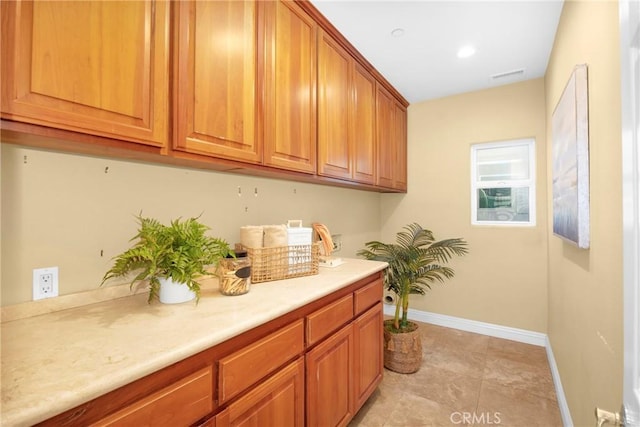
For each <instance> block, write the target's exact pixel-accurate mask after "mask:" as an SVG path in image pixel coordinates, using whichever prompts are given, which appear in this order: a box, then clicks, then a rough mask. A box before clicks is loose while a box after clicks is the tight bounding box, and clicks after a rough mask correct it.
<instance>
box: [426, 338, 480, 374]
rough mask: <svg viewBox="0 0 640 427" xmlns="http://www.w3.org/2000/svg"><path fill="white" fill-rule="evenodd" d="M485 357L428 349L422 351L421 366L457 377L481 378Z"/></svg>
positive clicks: (445, 348)
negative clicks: (427, 366) (453, 374)
mask: <svg viewBox="0 0 640 427" xmlns="http://www.w3.org/2000/svg"><path fill="white" fill-rule="evenodd" d="M485 359H486V355H485V354H484V353H473V352H469V351H462V350H452V349H450V348H447V347H437V346H436V347H428V348H425V349H424V351H423V362H422V363H423V366H424V365H425V364H426V365H429V366H433V367H435V368H440V369H445V370H447V371H450V372H453V373H455V374H458V375H467V376H470V377H473V378H482V376H483V374H484V365H485Z"/></svg>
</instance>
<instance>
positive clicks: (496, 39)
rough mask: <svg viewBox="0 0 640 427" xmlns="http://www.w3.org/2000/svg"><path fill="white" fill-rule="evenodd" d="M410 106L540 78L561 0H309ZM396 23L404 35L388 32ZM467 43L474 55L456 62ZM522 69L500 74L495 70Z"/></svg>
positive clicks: (557, 18)
mask: <svg viewBox="0 0 640 427" xmlns="http://www.w3.org/2000/svg"><path fill="white" fill-rule="evenodd" d="M311 1H312V3H313V4H314V5H315V6H316V8H317V9H318V10H319V11H320V12H321V13H322V14H323V15H324V16H326V17H327V19H329V21H330V22H331V23H332V24H333V25H334V26H335V27H336V28H337V29H338V30H339V31H340V32H341V33H342V34H343V35H344V36H345V37H346V38H347V39H348V40H349V41H350V42H351V44H353V46H354V47H355V48H356V49H358V50H359V51H360V53H362V55H363V56H364V57H365V58H367V60H368V61H369V62H370V63H371V64H372V65H373V66H374V67H375V68H376V69H377V70H378V71H379V72H380V73H381V74H382V75H383V76H385V78H386V79H387V80H388V81H389V82H390V83H391V84H392V85H393V86H394V87H395V88H396V89H397V90H398V91H399V92H400V93H401V94H402V95H403V96H404V97H405V98H406V99H407V100H408V101H409V102H411V103H414V102H420V101H424V100H427V99H434V98H441V97H444V96H449V95H454V94H458V93H463V92H469V91H474V90H480V89H486V88H490V87H494V86H498V85H503V84H507V83H514V82H517V81H522V80H529V79H534V78H538V77H542V76H544V74H545V71H546V69H547V63H548V61H549V54H550V53H551V48H552V46H553V41H554V38H555V34H556V29H557V27H558V20H559V19H560V13H561V11H562V5H563V3H562V0H537V1H520V0H502V1H483V0H474V1H452V0H444V1H432V0H422V1H406V0H391V1H375V0H311ZM396 28H402V29H404V35H403V36H401V37H393V36H392V35H391V32H392V31H393V30H394V29H396ZM467 44H471V45H473V46H474V47H475V48H476V54H475V55H473V56H471V57H470V58H466V59H459V58H458V57H457V56H456V55H457V51H458V49H459V48H460V47H461V46H463V45H467ZM518 70H524V72H522V73H519V74H511V75H507V76H505V77H501V78H492V76H494V75H497V74H505V73H507V74H508V73H511V72H513V71H518Z"/></svg>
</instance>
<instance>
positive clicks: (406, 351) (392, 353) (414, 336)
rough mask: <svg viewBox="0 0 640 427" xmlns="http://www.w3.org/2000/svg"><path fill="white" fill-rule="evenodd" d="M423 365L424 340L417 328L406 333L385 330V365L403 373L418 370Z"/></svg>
mask: <svg viewBox="0 0 640 427" xmlns="http://www.w3.org/2000/svg"><path fill="white" fill-rule="evenodd" d="M420 365H422V340H421V339H420V331H419V330H418V329H417V325H416V329H415V330H414V331H411V332H405V333H391V332H389V331H387V330H386V328H385V330H384V367H385V368H387V369H389V370H391V371H394V372H399V373H401V374H411V373H413V372H416V371H418V369H420Z"/></svg>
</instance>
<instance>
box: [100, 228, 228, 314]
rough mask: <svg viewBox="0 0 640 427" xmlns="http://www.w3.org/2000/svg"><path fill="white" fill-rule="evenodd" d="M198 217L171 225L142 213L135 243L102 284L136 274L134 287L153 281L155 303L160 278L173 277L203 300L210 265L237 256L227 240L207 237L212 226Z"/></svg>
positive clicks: (132, 283) (106, 274) (118, 256)
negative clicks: (202, 279) (202, 282)
mask: <svg viewBox="0 0 640 427" xmlns="http://www.w3.org/2000/svg"><path fill="white" fill-rule="evenodd" d="M198 218H199V217H197V218H189V219H187V220H185V221H181V219H180V218H179V219H176V220H173V221H171V223H170V225H168V226H167V225H164V224H161V223H160V222H159V221H157V220H155V219H153V218H144V217H143V216H142V215H138V216H137V219H138V222H139V224H140V227H139V229H138V234H136V235H135V236H134V237H133V238H132V239H131V240H132V241H133V240H137V241H136V243H135V245H134V246H132V247H131V248H130V249H128V250H126V251H125V252H123V253H121V254H120V255H117V256H115V257H114V258H113V260H114V264H113V266H112V267H111V269H110V270H109V271H107V272H106V273H105V275H104V277H103V278H102V283H101V284H100V286H102V285H104V283H105V282H106V281H107V280H109V279H112V278H118V277H123V276H127V275H129V274H131V273H136V275H135V276H134V278H133V280H132V281H131V285H130V286H131V288H133V286H134V285H135V283H136V282H141V281H145V280H146V281H148V282H149V299H148V302H149V303H151V301H153V300H154V299H155V298H158V294H159V291H160V281H159V279H160V278H171V279H173V280H174V281H176V282H179V283H184V284H186V285H187V286H188V287H189V289H190V290H192V291H193V292H194V293H195V294H196V302H197V301H199V300H200V284H199V283H198V282H197V281H196V279H198V278H199V277H201V276H204V275H210V274H211V273H209V272H207V271H206V269H205V268H206V267H207V266H209V265H212V264H215V263H217V262H218V260H220V259H221V258H224V257H226V256H227V255H228V254H231V255H233V251H232V250H231V249H230V248H229V245H228V243H227V242H226V241H224V240H222V239H219V238H215V237H209V236H206V235H205V233H206V232H207V231H208V230H209V227H207V226H206V225H204V224H202V223H200V222H199V221H198Z"/></svg>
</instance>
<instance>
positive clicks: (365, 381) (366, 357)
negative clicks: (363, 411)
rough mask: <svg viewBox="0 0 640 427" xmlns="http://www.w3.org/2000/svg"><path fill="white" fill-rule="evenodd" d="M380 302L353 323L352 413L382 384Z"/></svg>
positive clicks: (381, 320) (381, 318)
mask: <svg viewBox="0 0 640 427" xmlns="http://www.w3.org/2000/svg"><path fill="white" fill-rule="evenodd" d="M383 320H384V319H383V315H382V303H381V302H378V303H377V304H376V305H375V306H373V307H372V308H370V309H369V310H368V311H367V312H365V313H364V314H363V315H362V316H360V317H358V318H357V319H356V320H355V321H354V322H353V348H354V356H353V359H354V362H353V372H354V373H355V378H354V380H353V387H354V401H355V411H354V412H358V410H359V409H360V408H361V407H362V405H363V404H364V402H366V400H367V399H368V398H369V396H371V393H373V391H374V390H375V389H376V387H378V384H380V381H382V371H383V369H384V368H383V366H384V362H383V360H382V357H383V348H382V341H381V340H382V328H383V326H382V322H383Z"/></svg>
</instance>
